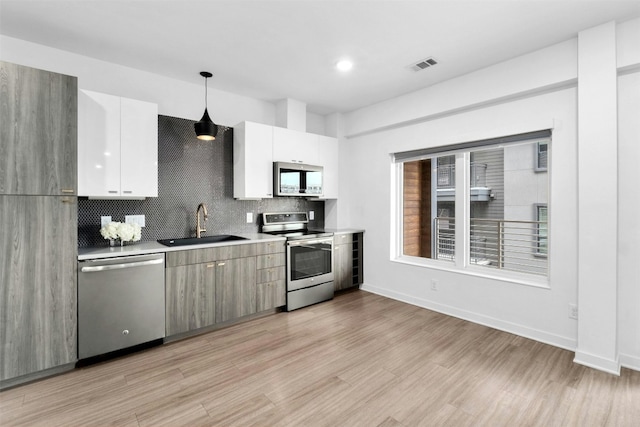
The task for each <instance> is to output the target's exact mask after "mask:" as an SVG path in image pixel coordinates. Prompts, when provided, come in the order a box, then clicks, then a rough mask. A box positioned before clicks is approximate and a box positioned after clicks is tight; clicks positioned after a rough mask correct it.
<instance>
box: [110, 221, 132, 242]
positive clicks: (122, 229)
mask: <svg viewBox="0 0 640 427" xmlns="http://www.w3.org/2000/svg"><path fill="white" fill-rule="evenodd" d="M100 234H102V237H104V238H105V239H120V240H122V241H123V242H129V241H133V242H137V241H138V240H140V239H141V238H142V228H140V226H139V225H138V224H126V223H122V222H117V221H114V222H110V223H109V224H107V225H105V226H104V227H102V228H101V229H100Z"/></svg>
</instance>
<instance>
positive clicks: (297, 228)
mask: <svg viewBox="0 0 640 427" xmlns="http://www.w3.org/2000/svg"><path fill="white" fill-rule="evenodd" d="M262 220H263V225H262V232H263V233H267V234H273V235H277V236H282V237H286V238H287V239H288V240H297V239H313V238H318V237H330V236H333V233H332V232H329V231H324V230H314V229H309V228H307V224H308V223H309V218H308V217H307V213H306V212H284V213H263V214H262Z"/></svg>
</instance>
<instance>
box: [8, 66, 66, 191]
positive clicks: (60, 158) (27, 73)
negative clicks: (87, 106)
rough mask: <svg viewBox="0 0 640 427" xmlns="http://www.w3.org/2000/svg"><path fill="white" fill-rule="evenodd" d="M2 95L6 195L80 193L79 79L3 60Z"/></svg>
mask: <svg viewBox="0 0 640 427" xmlns="http://www.w3.org/2000/svg"><path fill="white" fill-rule="evenodd" d="M0 99H2V102H0V194H15V195H75V194H77V191H76V189H77V184H76V183H77V179H78V178H77V166H76V165H77V146H78V144H77V140H78V137H77V133H78V130H77V127H78V116H77V106H78V83H77V78H76V77H71V76H65V75H63V74H57V73H52V72H49V71H43V70H37V69H35V68H30V67H25V66H22V65H16V64H11V63H9V62H3V61H0Z"/></svg>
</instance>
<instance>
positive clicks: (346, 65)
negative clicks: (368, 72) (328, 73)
mask: <svg viewBox="0 0 640 427" xmlns="http://www.w3.org/2000/svg"><path fill="white" fill-rule="evenodd" d="M336 68H337V69H338V70H339V71H349V70H350V69H352V68H353V62H351V61H349V60H348V59H343V60H342V61H338V63H337V64H336Z"/></svg>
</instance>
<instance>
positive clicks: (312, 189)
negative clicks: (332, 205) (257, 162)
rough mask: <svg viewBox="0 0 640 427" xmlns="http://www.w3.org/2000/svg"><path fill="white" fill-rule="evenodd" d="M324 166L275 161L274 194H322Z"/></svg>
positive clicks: (310, 195)
mask: <svg viewBox="0 0 640 427" xmlns="http://www.w3.org/2000/svg"><path fill="white" fill-rule="evenodd" d="M322 174H323V168H322V166H313V165H306V164H303V163H287V162H274V163H273V194H274V195H275V196H298V197H300V196H303V197H320V196H322V183H323V179H322Z"/></svg>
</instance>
